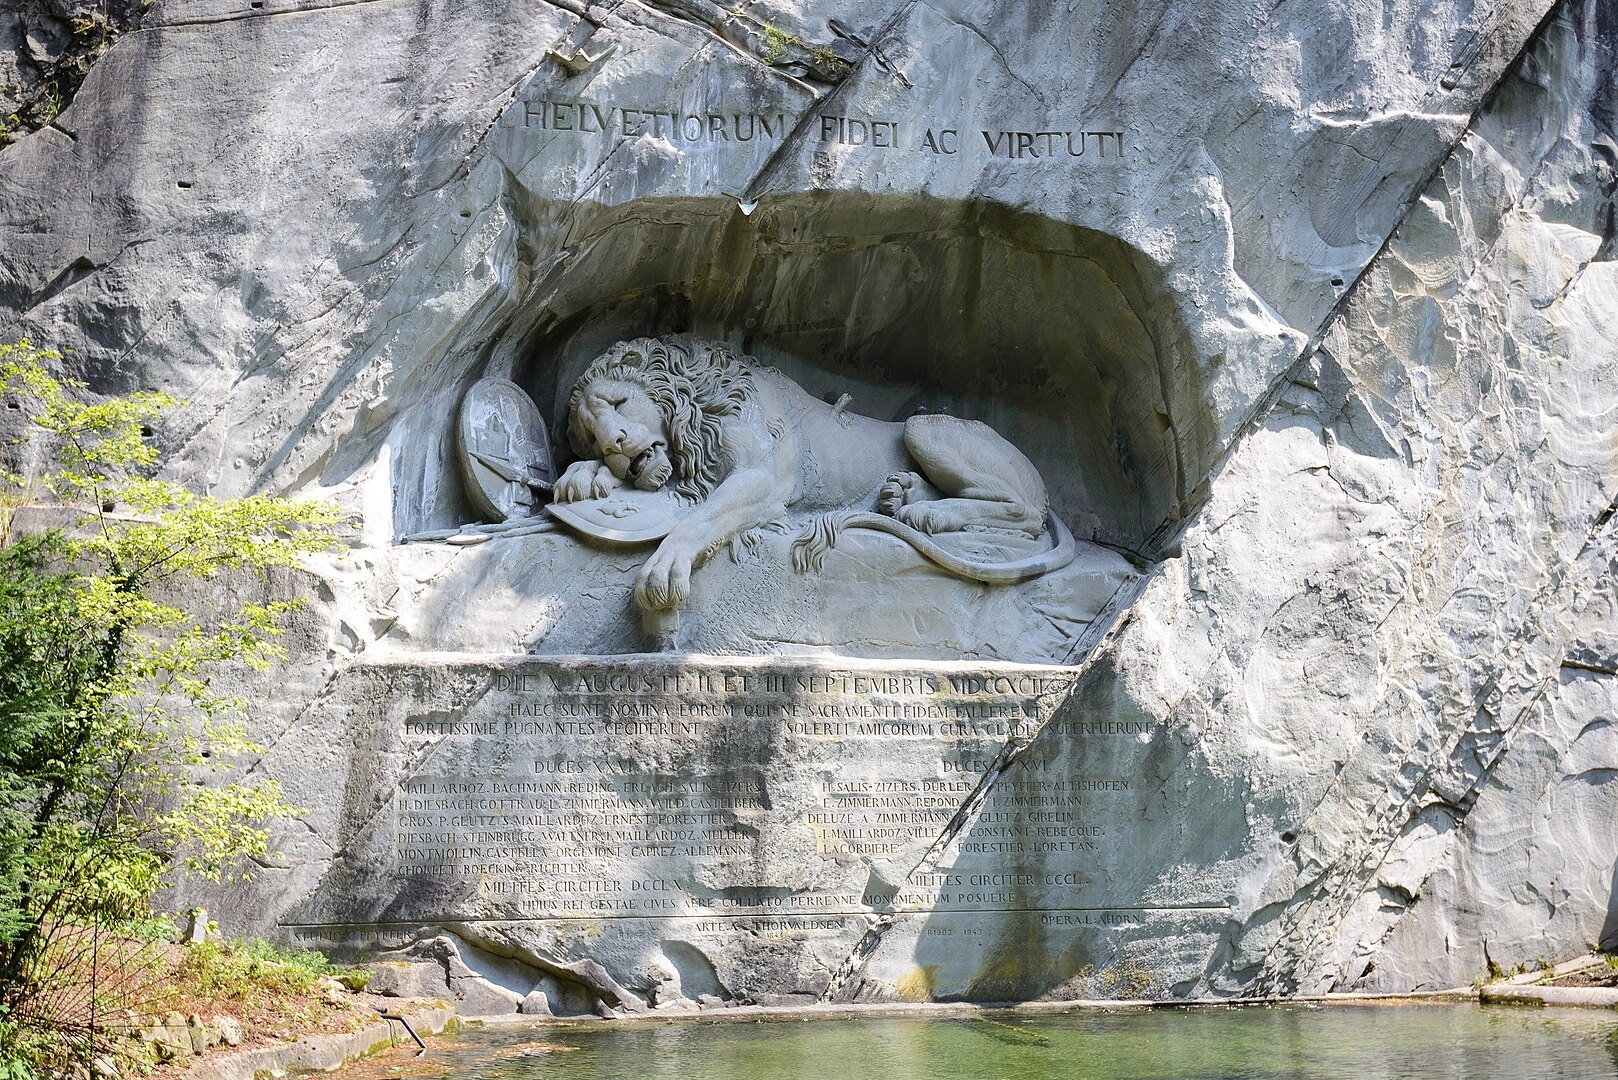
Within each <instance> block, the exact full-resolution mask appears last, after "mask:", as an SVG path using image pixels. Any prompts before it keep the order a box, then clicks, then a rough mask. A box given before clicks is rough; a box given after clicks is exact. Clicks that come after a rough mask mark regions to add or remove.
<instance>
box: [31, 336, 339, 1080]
mask: <svg viewBox="0 0 1618 1080" xmlns="http://www.w3.org/2000/svg"><path fill="white" fill-rule="evenodd" d="M61 359H62V358H61V356H60V355H59V354H56V353H53V352H48V351H44V350H39V349H35V348H34V347H33V346H31V345H30V344H28V343H27V342H26V341H25V342H21V343H18V344H16V345H0V396H3V397H5V398H6V399H8V400H7V404H8V405H9V404H13V403H14V404H15V405H16V406H18V407H21V408H22V409H23V410H24V415H25V416H26V418H27V423H28V429H29V430H28V433H27V434H26V435H25V437H24V439H23V440H21V442H22V446H21V447H20V450H19V456H20V457H21V458H23V459H25V460H33V461H34V462H36V467H35V468H33V469H32V470H26V471H24V472H18V473H6V474H4V475H0V545H4V544H7V542H8V541H9V546H0V661H3V662H0V1022H3V1021H4V1020H5V1019H6V1017H7V1016H8V1015H9V1016H10V1017H11V1019H12V1020H13V1021H16V1020H19V1019H20V1018H28V1019H29V1020H30V1022H31V1023H35V1024H36V1026H37V1025H38V1024H39V1023H49V1022H57V1021H62V1022H65V1020H64V1019H63V1018H62V1017H55V1018H54V1019H53V1018H51V1017H41V1016H40V1015H38V1011H37V1008H36V1009H35V1011H34V1012H30V1011H29V1008H30V1003H32V1005H33V1006H34V1007H37V1006H38V1005H39V1003H40V1002H42V1001H46V1000H49V999H50V990H51V981H52V978H53V977H54V978H57V979H58V981H60V979H62V978H74V979H76V978H79V977H80V976H81V974H82V973H81V972H79V971H78V970H77V959H76V957H75V955H74V952H73V949H72V948H70V947H68V945H69V943H72V942H77V941H80V940H83V935H82V934H76V933H74V932H73V931H76V930H80V929H83V928H85V927H94V928H99V929H105V930H108V931H115V932H118V933H125V934H127V933H131V932H135V931H138V930H140V928H141V927H143V926H144V927H146V928H147V929H150V920H151V913H150V910H149V907H148V903H149V900H150V897H151V896H152V894H153V892H154V891H155V890H156V889H157V888H158V887H159V885H160V884H161V883H162V882H163V880H164V876H165V874H167V873H168V872H169V871H170V870H171V869H172V868H182V869H183V870H184V871H185V872H187V873H190V874H192V875H197V876H200V877H203V878H206V879H209V880H215V881H217V880H220V879H221V878H227V877H230V876H231V875H232V874H234V873H235V872H236V868H237V867H239V866H241V865H242V864H243V860H244V858H246V857H250V856H253V855H262V854H264V853H265V850H266V846H267V844H268V837H269V834H268V831H267V828H266V826H267V825H268V823H269V822H271V821H272V820H274V819H276V818H278V817H284V816H286V815H287V814H289V813H292V812H294V811H293V808H292V807H290V806H289V805H288V804H287V803H286V802H285V800H284V799H283V798H282V793H281V790H280V788H279V787H278V786H277V785H276V784H275V783H274V782H273V781H264V782H259V783H254V784H248V783H244V782H242V781H240V780H232V779H229V778H228V777H226V776H224V775H223V774H224V772H225V771H226V769H227V767H228V762H229V761H230V760H231V759H232V758H233V757H239V756H240V755H242V754H250V753H253V752H255V751H256V750H257V749H258V748H257V747H255V746H254V745H253V744H252V742H251V741H250V740H249V739H248V738H247V737H246V733H245V728H244V727H243V725H242V723H241V710H242V702H240V701H239V700H237V699H236V698H233V697H230V696H228V695H224V694H221V693H218V692H217V691H216V690H214V689H213V677H214V676H215V675H216V674H217V673H218V672H219V671H220V670H221V669H222V667H223V666H225V665H244V666H246V667H248V668H254V669H262V668H263V667H264V666H265V665H267V664H268V663H270V662H271V661H273V660H275V659H276V658H278V657H280V656H281V655H282V650H281V649H280V647H279V646H278V645H277V644H276V642H275V638H276V635H278V634H279V633H280V630H281V627H280V622H281V620H282V619H284V617H285V616H286V615H287V614H288V613H289V612H291V611H292V610H293V609H294V607H295V605H294V604H292V603H289V602H286V601H274V602H267V603H255V602H242V603H237V604H234V605H231V604H225V605H223V606H222V607H220V608H217V609H215V610H211V611H209V612H208V613H207V614H206V615H199V614H198V613H197V612H195V611H192V610H188V609H187V608H186V607H185V606H183V601H180V600H177V599H176V597H179V596H183V595H184V592H185V588H186V587H187V586H194V585H195V583H197V582H199V581H204V580H207V579H210V578H213V577H215V576H217V575H219V574H221V573H223V572H232V573H238V574H244V573H257V574H263V573H266V572H267V571H269V570H271V569H273V568H277V567H290V566H295V565H297V564H298V562H299V561H300V560H301V559H302V558H303V557H305V556H306V555H308V554H310V553H312V552H316V551H322V550H327V549H330V548H331V547H332V546H333V543H334V541H333V539H332V535H331V532H332V528H333V526H334V525H335V524H336V522H337V516H336V512H335V511H334V510H333V509H332V508H331V507H329V506H325V505H322V504H315V503H299V502H292V501H289V500H285V499H278V498H273V497H269V496H253V497H250V498H244V499H231V500H219V499H212V498H208V497H204V496H199V495H196V494H195V493H193V492H190V491H188V490H186V489H185V488H183V487H180V486H179V485H176V484H173V483H171V482H168V481H163V480H158V479H154V478H153V477H151V476H150V475H149V473H150V470H151V469H152V467H153V466H154V465H155V463H156V450H155V448H154V447H153V446H152V445H151V443H150V442H149V441H148V436H149V435H150V433H151V431H152V426H153V425H154V424H156V423H158V422H159V421H160V419H161V417H162V415H163V413H164V412H165V411H166V410H168V409H170V408H172V407H173V406H174V405H175V402H174V401H173V400H172V399H170V398H169V397H167V396H166V395H164V394H159V393H150V392H145V393H136V394H131V395H128V396H126V397H118V398H112V399H109V400H106V401H99V402H97V401H88V400H86V399H85V397H86V395H85V393H84V391H85V388H84V387H83V385H82V384H78V383H74V382H71V381H68V380H63V379H58V378H55V377H53V376H52V375H51V374H50V372H49V365H52V364H56V363H59V362H60V360H61ZM37 463H44V464H37ZM22 507H36V508H37V507H48V508H56V512H57V513H58V515H59V516H60V517H61V518H62V519H63V520H65V521H69V522H71V524H70V525H69V526H68V527H66V528H62V529H57V530H53V531H49V532H44V533H37V534H32V535H18V536H13V532H14V522H15V517H16V512H17V510H19V509H20V508H22ZM75 508H77V509H75ZM0 1080H3V1077H0Z"/></svg>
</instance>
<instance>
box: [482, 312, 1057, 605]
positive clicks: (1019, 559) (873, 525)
mask: <svg viewBox="0 0 1618 1080" xmlns="http://www.w3.org/2000/svg"><path fill="white" fill-rule="evenodd" d="M507 385H509V384H507ZM566 429H567V438H568V443H569V445H570V448H571V450H572V451H573V453H574V454H575V455H577V458H578V460H576V461H574V462H573V463H572V464H571V465H569V466H568V467H567V468H566V469H565V470H564V471H563V472H562V474H561V476H560V477H559V478H558V479H557V480H556V482H555V485H554V491H553V492H552V500H551V502H550V503H549V504H548V505H547V506H546V507H545V510H546V512H547V513H548V514H549V515H550V516H551V517H552V518H555V519H557V520H559V521H561V522H562V523H563V524H564V525H565V526H566V527H567V528H568V529H569V530H570V531H571V532H573V533H574V534H575V535H577V536H579V537H580V538H581V539H584V540H586V541H590V542H596V543H605V544H615V545H636V544H650V543H654V542H655V543H656V548H655V550H654V551H653V552H652V554H651V556H650V557H649V558H648V559H647V560H646V562H645V563H644V564H643V565H642V566H641V567H640V568H639V570H638V571H637V573H636V575H635V580H634V598H635V603H636V605H637V606H638V607H639V608H640V609H641V610H642V611H644V612H647V613H649V615H650V617H651V621H652V623H653V625H654V628H655V624H656V620H657V619H658V618H659V617H661V616H660V615H659V613H668V612H673V611H675V610H676V609H678V608H680V607H681V606H682V605H683V604H685V603H686V601H687V600H689V599H690V597H691V595H692V590H693V583H692V575H693V572H694V571H696V570H697V569H698V568H700V567H701V566H702V565H703V564H704V563H705V562H707V561H708V560H709V559H711V558H712V557H713V556H714V555H715V554H716V553H717V552H719V551H721V550H722V549H724V548H726V547H727V546H734V547H739V548H755V547H756V546H757V545H758V543H759V541H760V539H761V538H762V537H763V536H766V535H786V536H791V537H792V540H791V547H790V559H789V561H790V564H791V570H792V571H793V572H795V573H798V574H817V573H825V572H829V571H828V568H827V565H826V556H827V553H828V552H829V551H830V550H831V549H832V548H833V547H834V546H835V545H837V543H838V542H839V540H840V539H841V538H842V536H843V535H844V534H845V533H847V532H848V531H850V530H863V531H866V532H874V533H882V534H886V535H887V536H888V537H891V538H892V541H889V542H890V543H892V542H893V541H897V542H898V543H899V544H902V545H904V548H907V549H908V551H909V553H910V554H909V558H911V559H912V560H915V559H923V560H926V561H927V563H928V564H929V565H931V566H933V567H935V568H937V569H939V570H942V571H944V572H945V573H947V574H949V575H952V576H954V577H957V578H960V579H964V580H969V581H974V582H980V583H983V584H989V585H1003V584H1014V583H1017V582H1021V581H1027V580H1029V579H1032V578H1036V577H1039V576H1041V575H1044V574H1047V573H1050V572H1052V571H1055V570H1060V569H1062V568H1063V567H1066V566H1067V565H1069V564H1070V563H1071V562H1072V561H1073V559H1074V556H1075V551H1076V548H1075V543H1074V541H1073V538H1072V537H1071V535H1070V534H1069V533H1068V530H1067V529H1066V528H1065V527H1064V525H1063V524H1062V522H1061V521H1060V520H1059V519H1058V518H1057V517H1056V516H1055V515H1054V514H1053V513H1052V512H1051V508H1050V504H1049V499H1048V497H1047V495H1046V491H1045V484H1044V481H1043V480H1042V479H1041V477H1040V475H1039V471H1038V470H1037V469H1036V468H1035V466H1034V465H1033V463H1032V462H1031V461H1029V460H1028V458H1027V457H1026V456H1025V455H1024V454H1023V453H1022V452H1021V451H1020V450H1018V449H1017V448H1016V447H1015V446H1013V445H1012V444H1011V443H1010V442H1008V441H1007V440H1006V439H1005V438H1003V437H1002V436H1001V435H1000V434H999V433H998V432H996V431H995V430H994V429H992V428H990V427H989V426H988V425H987V424H984V423H982V422H980V421H977V420H972V419H966V418H961V417H955V416H948V415H940V414H934V415H926V414H922V415H917V416H912V417H910V418H909V419H907V420H904V421H903V422H888V421H882V420H876V419H872V418H870V417H865V416H860V415H857V414H855V413H853V412H850V411H849V410H848V408H847V400H846V397H845V399H844V400H841V401H839V402H838V403H836V404H827V403H826V402H823V401H821V400H819V399H817V398H815V397H813V396H811V395H810V394H808V393H807V392H805V391H804V390H803V389H802V388H801V387H800V386H798V384H797V383H795V382H793V381H792V380H791V379H789V378H787V377H786V376H784V375H783V374H781V373H780V372H779V371H776V370H775V369H773V368H768V367H763V366H761V365H759V364H758V363H757V362H756V361H754V360H753V359H752V358H751V357H748V356H739V355H737V354H736V353H734V352H733V351H732V349H731V348H730V347H729V346H728V345H726V344H724V343H722V342H713V341H702V340H697V339H694V338H689V337H683V336H682V337H672V338H665V339H661V340H660V339H653V338H639V339H635V340H632V341H623V342H619V343H618V344H617V345H614V346H613V347H612V348H610V349H608V350H607V351H606V352H605V353H603V354H602V355H601V356H599V357H597V358H596V359H595V361H594V362H592V363H591V364H590V365H589V367H588V368H587V370H586V371H585V372H584V374H583V375H582V376H581V377H580V379H579V380H578V383H577V384H576V385H575V386H574V387H573V389H572V392H571V394H570V395H569V397H568V401H567V413H566ZM533 443H534V440H533V439H532V438H531V437H524V438H514V439H513V442H512V445H532V444H533ZM467 445H471V443H470V442H468V443H467ZM471 452H472V451H468V453H471ZM480 460H484V461H486V460H487V454H485V455H484V457H483V458H482V459H480ZM524 467H525V466H524V465H521V464H513V465H511V466H509V467H507V468H505V469H503V470H502V475H504V476H506V477H508V478H510V479H511V480H512V481H513V482H514V483H516V484H517V486H518V487H522V486H524V485H525V484H527V485H528V486H530V487H532V488H534V489H538V488H542V487H544V486H546V485H545V484H544V482H543V481H542V480H540V479H539V478H538V474H537V473H536V472H534V471H533V470H530V471H529V472H528V473H527V474H526V476H527V477H528V479H526V480H525V474H524V472H523V470H524ZM503 505H505V506H509V507H511V511H510V513H509V516H512V517H515V518H517V519H519V520H526V519H527V518H528V517H529V516H530V515H532V514H536V513H537V509H530V508H531V507H534V506H535V500H533V499H526V498H512V499H509V500H506V501H505V502H504V503H503ZM901 550H902V549H901ZM765 572H768V571H765ZM872 585H873V586H875V587H877V588H880V583H878V582H872Z"/></svg>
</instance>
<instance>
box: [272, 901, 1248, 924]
mask: <svg viewBox="0 0 1618 1080" xmlns="http://www.w3.org/2000/svg"><path fill="white" fill-rule="evenodd" d="M1229 910H1230V905H1229V904H1154V905H1141V904H1103V905H1099V906H1096V907H1023V908H991V907H970V908H967V907H962V908H906V909H904V910H901V911H894V912H883V911H877V910H874V909H872V908H865V909H861V910H857V911H791V912H780V911H777V912H750V911H717V912H713V913H711V914H695V915H694V914H652V913H649V914H645V915H641V914H628V913H619V912H604V913H601V914H596V915H514V916H509V917H502V918H465V917H462V916H437V917H432V916H423V917H422V918H419V919H388V920H383V921H378V922H352V923H349V922H283V923H277V924H276V925H277V926H280V927H282V928H283V929H286V930H376V929H382V928H385V927H400V926H421V925H423V924H424V923H433V924H438V925H446V926H447V925H455V924H471V923H531V922H600V921H601V920H603V919H664V920H667V919H832V918H863V917H865V916H869V915H885V914H892V915H1054V914H1065V913H1070V912H1089V911H1139V912H1144V913H1146V914H1153V913H1156V912H1176V911H1229Z"/></svg>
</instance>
